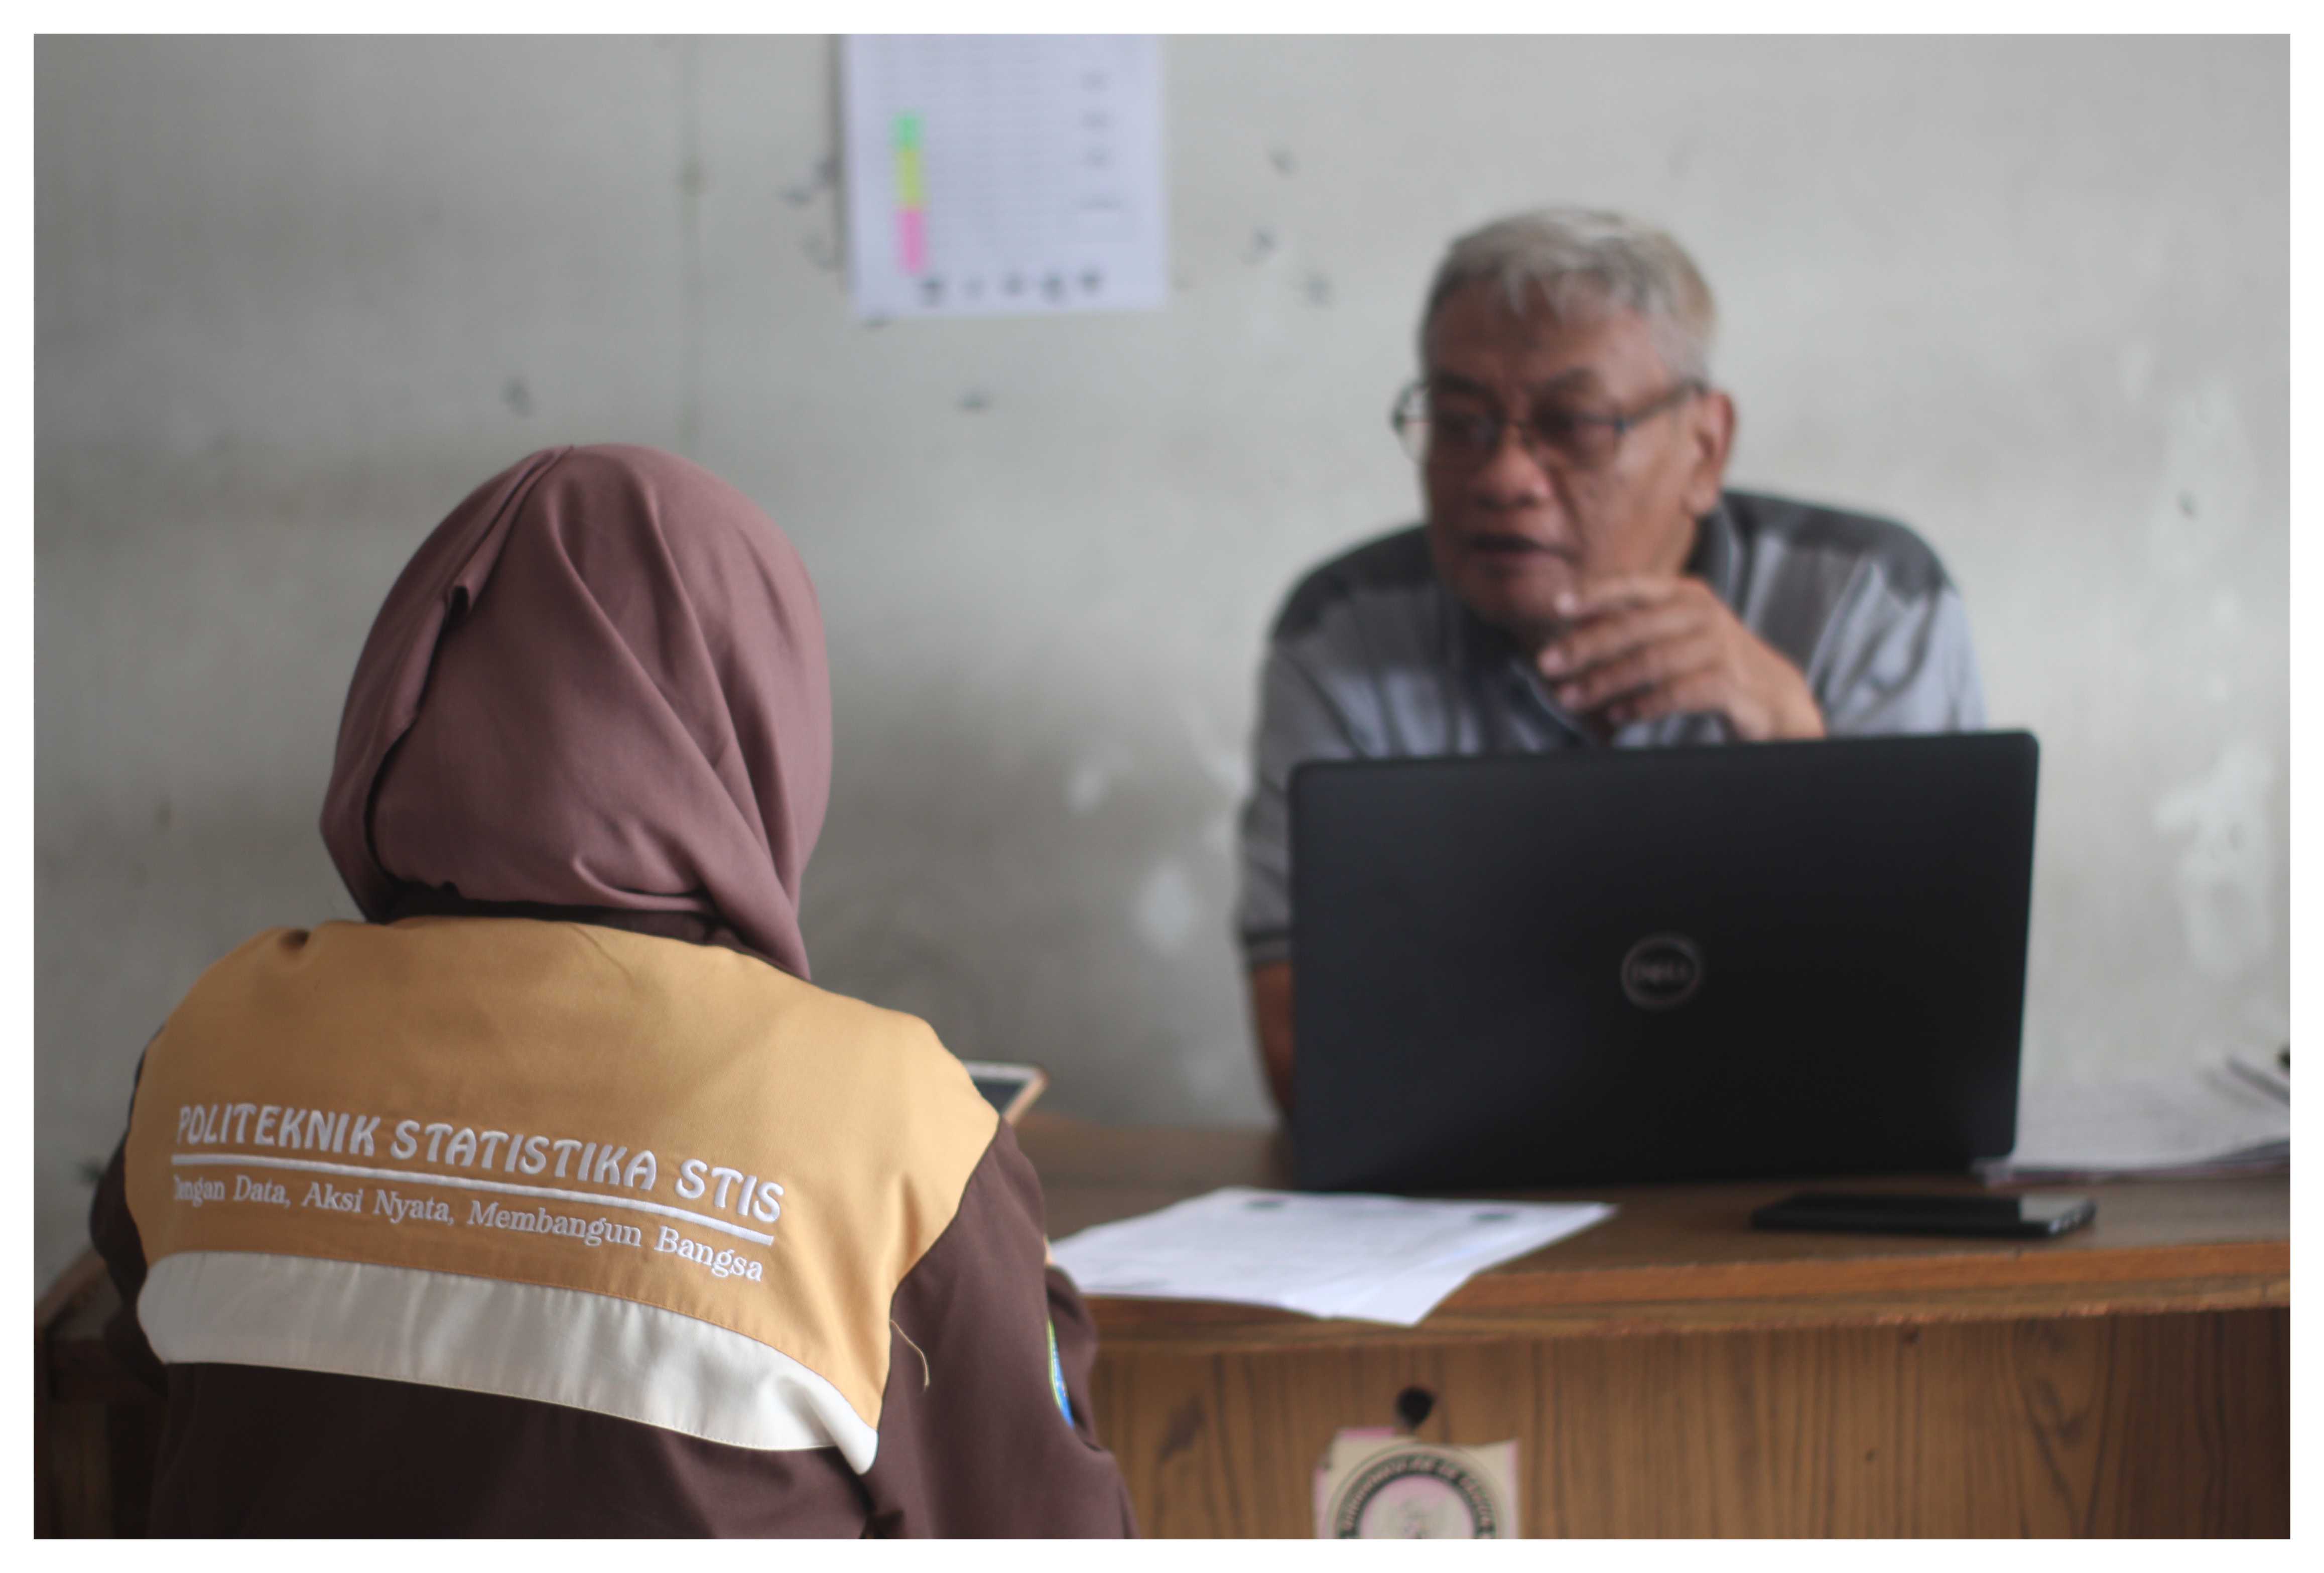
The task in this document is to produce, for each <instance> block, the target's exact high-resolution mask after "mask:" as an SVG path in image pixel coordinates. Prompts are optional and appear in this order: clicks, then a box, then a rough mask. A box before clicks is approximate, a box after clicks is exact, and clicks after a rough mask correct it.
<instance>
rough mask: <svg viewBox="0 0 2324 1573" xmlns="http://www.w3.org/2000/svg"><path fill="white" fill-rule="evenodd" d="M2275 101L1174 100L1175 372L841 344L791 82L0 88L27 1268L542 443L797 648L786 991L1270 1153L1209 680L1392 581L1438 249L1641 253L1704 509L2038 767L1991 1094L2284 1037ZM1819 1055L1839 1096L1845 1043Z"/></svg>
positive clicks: (2057, 74) (784, 71) (309, 58)
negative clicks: (17, 146) (671, 472)
mask: <svg viewBox="0 0 2324 1573" xmlns="http://www.w3.org/2000/svg"><path fill="white" fill-rule="evenodd" d="M2287 61H2288V52H2287V49H2286V46H2285V45H2284V44H2283V43H2282V41H2266V40H2243V41H2204V40H2184V39H2162V40H2152V41H2108V40H2082V39H2077V40H2062V41H2052V40H2006V41H1978V40H1963V41H1924V40H1902V39H1900V40H1880V41H1789V40H1779V39H1769V40H1755V41H1709V40H1684V39H1669V40H1655V41H1625V40H1613V39H1594V40H1579V41H1576V40H1554V39H1535V40H1524V41H1502V40H1457V41H1436V40H1361V41H1346V40H1333V39H1300V40H1265V39H1246V40H1179V41H1172V42H1171V43H1170V44H1169V45H1168V46H1167V49H1166V51H1165V72H1166V80H1167V127H1168V129H1167V142H1168V149H1169V159H1170V170H1171V204H1172V215H1173V225H1174V233H1173V235H1172V253H1173V262H1174V267H1175V271H1176V289H1175V294H1174V299H1173V300H1172V304H1171V307H1170V309H1169V310H1168V311H1167V312H1165V313H1157V314H1150V315H1143V316H1121V317H1094V318H1087V317H1085V318H1076V319H1071V320H1047V321H1015V322H1010V321H1000V322H970V323H938V324H899V325H895V326H891V327H885V328H876V329H875V328H867V327H862V326H859V325H857V324H856V323H855V322H854V321H853V318H852V316H851V314H850V313H849V311H848V309H847V306H846V301H845V299H844V293H843V290H842V284H841V276H840V273H839V272H838V271H837V264H838V250H837V245H836V240H835V237H836V235H837V233H838V232H837V227H836V211H835V199H834V193H833V191H832V189H831V184H830V179H829V170H831V168H832V160H833V155H834V152H835V149H834V147H833V143H832V130H831V128H832V125H833V124H834V106H833V102H832V80H833V67H832V58H831V50H830V46H829V44H828V42H827V41H820V40H767V41H634V40H613V41H558V40H460V41H383V40H373V39H347V40H333V41H268V40H212V41H204V40H175V41H140V40H63V41H59V40H46V41H42V42H41V43H40V44H39V45H38V47H37V49H36V51H35V65H36V72H35V88H36V106H35V116H36V118H35V124H36V136H37V143H36V160H37V189H36V196H37V228H36V236H37V243H38V256H37V262H36V269H35V272H36V290H37V332H38V393H37V415H38V421H39V426H38V434H37V451H38V469H37V475H36V500H37V527H36V536H35V553H36V560H37V584H36V595H37V610H38V615H39V623H38V630H37V641H38V657H39V668H38V677H37V717H38V719H37V750H38V751H37V756H36V759H37V764H36V770H37V779H36V787H35V790H36V804H37V807H36V869H37V887H36V898H37V904H38V914H37V934H38V935H39V938H38V953H37V982H38V996H37V1001H36V1006H35V1034H36V1039H35V1042H36V1052H37V1074H36V1090H37V1121H38V1129H39V1133H40V1135H39V1148H38V1176H39V1178H38V1197H39V1213H38V1218H39V1232H38V1245H37V1249H38V1264H37V1265H38V1267H39V1269H40V1271H41V1272H42V1273H43V1274H46V1273H48V1272H50V1271H51V1270H53V1268H54V1267H56V1266H57V1265H60V1263H61V1262H63V1261H64V1260H66V1259H67V1258H68V1257H69V1255H70V1253H71V1252H72V1251H73V1250H74V1249H75V1248H76V1246H77V1244H78V1229H79V1222H78V1215H79V1213H80V1210H81V1209H82V1208H83V1207H84V1205H85V1200H86V1195H87V1188H88V1180H87V1177H86V1176H87V1174H88V1166H89V1165H91V1164H94V1163H96V1162H97V1161H98V1160H99V1159H100V1158H101V1157H102V1155H103V1154H105V1153H106V1151H107V1150H108V1149H109V1147H110V1145H111V1144H112V1142H113V1140H114V1138H115V1135H116V1133H117V1131H118V1128H119V1126H120V1122H121V1119H122V1116H123V1112H124V1107H125V1101H126V1099H127V1096H128V1090H129V1077H130V1071H131V1067H132V1065H133V1064H134V1062H135V1059H136V1056H137V1053H138V1051H139V1048H140V1046H141V1045H142V1044H143V1043H144V1041H145V1039H146V1037H147V1036H148V1035H150V1034H151V1033H152V1030H153V1028H154V1026H156V1025H157V1024H158V1023H159V1021H160V1020H161V1016H163V1014H164V1013H165V1012H166V1011H167V1010H168V1009H169V1007H170V1006H171V1003H172V1002H173V1001H174V999H175V998H177V996H178V995H179V993H180V991H181V990H183V989H185V988H186V987H187V986H188V985H189V983H190V982H191V981H192V980H193V978H194V977H195V976H196V974H197V973H198V971H199V970H200V969H201V968H202V967H203V966H204V965H205V964H206V963H207V962H208V961H210V960H211V959H212V958H214V957H215V956H216V955H217V954H218V953H219V952H222V951H223V950H225V949H226V948H228V947H229V946H231V945H233V944H234V943H237V942H238V941H240V940H241V939H243V938H244V937H245V936H246V935H247V934H249V933H251V932H252V931H253V930H254V929H256V928H258V927H260V926H262V925H264V924H276V923H291V924H303V923H310V922H314V921H318V920H320V919H323V918H327V917H330V916H334V915H340V916H344V915H351V907H350V905H349V903H348V901H347V898H346V895H345V893H344V892H342V891H341V890H340V888H338V885H337V880H336V878H335V877H334V875H333V873H332V870H331V868H330V865H329V863H328V861H327V859H326V858H325V856H324V853H323V850H322V847H321V845H320V842H319V841H318V837H317V835H316V833H315V830H314V817H315V812H316V809H317V805H318V800H319V796H320V793H321V788H322V785H323V781H324V778H325V776H326V773H327V766H328V762H329V758H330V751H331V741H332V737H333V734H334V730H335V726H336V718H337V709H338V705H339V702H340V699H341V696H342V695H343V693H344V691H345V685H346V677H347V674H348V671H349V668H350V667H351V665H352V663H353V660H354V658H355V651H356V649H357V647H358V645H359V642H360V640H361V638H362V635H363V632H364V628H365V626H366V623H367V621H368V620H369V618H370V616H371V613H372V612H373V609H374V607H375V605H376V604H377V603H378V600H379V598H380V596H381V595H382V594H383V593H384V592H385V590H386V588H387V585H388V584H389V582H390V580H391V579H392V576H393V575H394V573H395V572H396V570H397V568H398V567H399V566H401V563H402V561H403V559H404V557H406V555H407V554H408V553H409V552H410V549H411V547H413V546H414V545H415V544H416V543H417V542H418V541H419V540H420V537H421V536H422V535H423V534H424V533H425V531H426V530H427V529H429V527H430V526H431V525H432V524H433V523H434V522H435V520H437V519H438V517H439V516H440V515H441V514H442V513H443V512H444V511H446V510H447V508H448V507H449V506H450V505H451V504H452V503H453V502H454V501H457V499H458V498H459V497H460V496H461V495H463V494H464V493H465V492H466V491H467V490H468V489H469V488H470V487H471V486H473V485H474V484H475V483H476V482H477V481H479V480H481V479H482V478H483V477H484V476H485V475H486V474H490V473H491V472H493V470H496V469H498V468H499V467H501V466H502V465H505V464H507V463H509V462H510V461H511V460H512V459H514V458H515V457H516V456H517V455H520V454H521V453H524V452H526V451H527V450H530V449H531V448H534V447H537V446H542V445H544V444H548V443H552V442H561V441H587V440H596V439H613V438H619V439H624V440H631V441H641V442H648V443H658V444H661V445H665V446H670V447H673V448H676V449H678V450H679V451H681V452H685V453H687V454H689V455H693V456H695V457H696V458H698V459H700V460H701V461H702V462H704V463H705V464H706V465H710V466H711V467H712V468H713V469H715V470H716V471H718V472H720V473H721V474H724V475H726V476H727V477H729V478H730V479H732V480H733V481H734V482H735V483H737V484H739V485H741V486H742V488H743V489H744V490H745V491H747V492H750V493H751V494H752V495H753V496H754V497H756V498H757V499H759V500H760V501H761V502H762V503H763V504H764V505H765V506H766V507H767V508H768V509H769V511H770V512H771V513H772V514H773V515H774V516H775V517H776V518H777V519H778V520H781V521H782V522H783V524H784V525H785V526H786V527H787V528H788V529H789V530H790V531H791V532H792V533H793V535H794V536H795V537H796V538H797V539H798V543H799V546H800V547H801V549H802V550H803V551H804V552H805V554H806V556H807V561H808V563H809V565H810V566H812V568H813V570H814V572H815V574H816V578H817V580H818V582H819V583H820V585H821V587H822V593H823V596H824V603H825V610H826V613H827V616H828V619H829V622H830V626H831V630H832V641H833V658H834V667H835V690H836V703H837V708H838V743H839V765H838V781H837V786H836V790H835V798H834V807H833V812H832V815H831V822H830V829H829V831H828V832H827V834H826V835H825V840H824V843H823V851H821V853H820V854H819V855H818V857H817V858H816V862H815V865H814V868H813V869H812V871H811V874H810V879H809V885H808V897H807V915H806V916H807V934H808V936H809V943H810V945H811V947H812V949H813V952H814V955H815V959H816V975H817V978H818V980H821V981H824V982H826V983H828V984H830V985H832V986H834V987H836V988H839V989H846V990H849V991H852V992H855V993H860V994H862V995H865V996H868V997H870V998H875V999H879V1000H881V1001H883V1002H885V1003H889V1004H892V1005H897V1006H900V1007H906V1008H909V1009H913V1010H917V1011H919V1012H921V1013H923V1014H925V1015H927V1016H929V1017H930V1018H931V1019H932V1020H933V1021H934V1022H935V1023H936V1026H937V1028H938V1030H939V1031H940V1032H941V1033H942V1034H943V1035H945V1038H946V1040H947V1041H948V1042H950V1043H951V1044H953V1045H954V1047H955V1048H956V1049H958V1050H960V1051H962V1052H963V1053H973V1054H976V1055H984V1056H993V1057H1010V1058H1016V1057H1022V1058H1028V1059H1033V1060H1038V1061H1041V1062H1045V1063H1047V1065H1048V1066H1049V1067H1050V1068H1051V1069H1052V1071H1053V1072H1056V1088H1055V1090H1054V1092H1053V1093H1052V1095H1051V1096H1052V1099H1053V1101H1054V1103H1055V1104H1056V1106H1057V1107H1060V1108H1065V1109H1068V1110H1071V1111H1074V1112H1078V1113H1082V1114H1085V1115H1090V1116H1094V1117H1097V1118H1103V1119H1109V1120H1117V1121H1220V1122H1248V1121H1258V1120H1260V1119H1262V1118H1265V1103H1264V1099H1263V1097H1262V1094H1261V1092H1260V1088H1259V1079H1258V1077H1257V1075H1256V1073H1255V1072H1254V1069H1253V1064H1252V1058H1251V1055H1250V1050H1249V1048H1248V1046H1247V1044H1246V1040H1245V1035H1244V1034H1245V1028H1244V1023H1243V1016H1242V1007H1241V1004H1240V993H1239V988H1240V985H1239V980H1238V974H1237V970H1236V965H1235V961H1234V957H1233V954H1232V952H1231V947H1230V943H1229V932H1228V919H1227V913H1228V907H1229V901H1230V895H1231V863H1230V858H1229V849H1230V828H1231V816H1232V813H1233V809H1234V805H1235V803H1236V800H1237V797H1238V795H1239V792H1240V783H1241V778H1242V773H1243V769H1244V765H1243V755H1242V750H1243V743H1244V739H1245V736H1246V733H1247V731H1248V728H1249V725H1250V711H1251V686H1252V676H1253V670H1254V664H1255V660H1256V657H1257V653H1258V649H1259V638H1260V634H1261V630H1262V629H1263V627H1264V625H1265V621H1266V620H1267V618H1268V613H1269V612H1270V610H1271V608H1272V606H1273V604H1274V603H1275V602H1276V601H1277V598H1278V597H1279V596H1280V594H1281V593H1282V592H1283V591H1284V589H1285V588H1286V584H1288V582H1289V581H1290V580H1291V578H1292V577H1293V576H1294V575H1296V573H1297V572H1298V571H1299V570H1300V568H1301V567H1302V566H1304V565H1306V564H1308V563H1310V562H1311V561H1313V560H1314V559H1315V558H1317V557H1320V556H1322V555H1323V554H1324V553H1327V552H1330V551H1332V550H1333V549H1334V548H1335V547H1339V546H1341V545H1342V544H1343V543H1346V542H1348V541H1350V540H1351V539H1353V538H1357V537H1359V536H1360V535H1362V534H1365V533H1367V532H1370V531H1375V530H1378V529H1384V528H1387V527H1388V526H1391V525H1394V524H1397V523H1398V522H1401V521H1404V520H1408V519H1409V518H1411V517H1412V516H1413V515H1414V512H1415V505H1416V491H1415V487H1414V483H1413V477H1412V475H1411V474H1410V473H1409V469H1408V467H1407V466H1406V464H1405V462H1404V460H1403V459H1402V458H1401V456H1400V455H1399V454H1398V452H1397V448H1396V446H1395V445H1394V443H1393V442H1392V440H1391V439H1390V437H1389V435H1388V429H1387V425H1386V421H1385V414H1386V410H1387V408H1388V401H1389V399H1390V397H1391V395H1392V394H1393V393H1394V391H1395V390H1396V388H1397V385H1398V383H1399V382H1401V380H1402V379H1403V378H1404V377H1406V375H1407V374H1408V370H1409V364H1410V356H1411V349H1410V343H1411V328H1412V317H1413V313H1414V310H1415V307H1416V300H1417V297H1418V295H1419V292H1420V290H1421V289H1422V286H1423V283H1424V281H1425V278H1426V275H1427V271H1428V270H1429V268H1430V266H1431V265H1432V264H1433V262H1434V259H1435V256H1436V254H1437V253H1438V251H1439V249H1440V248H1441V246H1442V245H1443V243H1444V241H1445V240H1446V239H1447V238H1448V237H1449V236H1450V235H1452V234H1453V233H1454V232H1455V231H1457V230H1458V229H1460V228H1462V226H1465V225H1470V224H1472V223H1475V222H1477V221H1480V220H1481V219H1483V218H1486V217H1488V216H1492V215H1494V214H1495V213H1497V212H1499V211H1501V210H1504V209H1508V208H1510V207H1517V206H1521V205H1527V204H1532V203H1535V202H1539V201H1543V200H1553V199H1580V200H1586V201H1591V202H1598V203H1602V204H1607V205H1613V206H1621V207H1629V208H1632V209H1634V210H1636V211H1638V212H1640V213H1643V214H1646V215H1649V216H1655V217H1656V218H1658V219H1660V220H1662V221H1663V222H1665V223H1666V224H1667V225H1670V226H1671V227H1672V228H1673V229H1674V230H1675V231H1676V232H1677V233H1678V234H1679V235H1681V236H1682V237H1683V238H1684V239H1685V240H1686V241H1687V242H1688V243H1689V244H1690V245H1691V246H1692V247H1693V248H1694V250H1695V252H1696V253H1697V255H1698V257H1699V259H1700V261H1701V263H1702V266H1703V268H1704V270H1705V271H1706V272H1707V273H1708V275H1709V276H1710V278H1711V281H1712V283H1713V286H1714V288H1715V289H1716V290H1718V291H1719V293H1720V298H1721V299H1722V302H1723V305H1724V308H1725V313H1726V317H1727V320H1728V323H1729V330H1728V333H1727V336H1726V340H1725V344H1724V346H1723V351H1722V353H1721V354H1720V360H1719V369H1720V373H1721V375H1722V376H1723V377H1724V379H1725V380H1726V381H1727V382H1729V385H1730V386H1731V387H1732V388H1733V389H1734V390H1735V391H1736V394H1737V396H1738V400H1739V402H1740V406H1741V409H1742V437H1741V443H1740V451H1739V454H1738V460H1737V467H1736V478H1737V480H1738V482H1740V483H1748V484H1754V485H1758V486H1763V487H1766V488H1770V489H1776V490H1787V491H1790V492H1795V493H1797V494H1801V495H1804V496H1808V497H1812V498H1818V499H1823V500H1828V501H1837V502H1840V503H1843V504H1855V505H1861V506H1867V507H1871V508H1877V509H1879V510H1882V511H1890V512H1893V513H1895V515H1897V516H1899V517H1902V518H1904V519H1905V520H1909V521H1911V522H1912V523H1914V524H1915V525H1916V526H1917V527H1918V528H1919V529H1922V530H1923V532H1924V533H1925V534H1926V535H1927V536H1928V537H1929V538H1930V539H1931V540H1932V542H1933V543H1934V544H1935V545H1936V547H1938V549H1939V550H1940V551H1941V553H1942V554H1943V556H1944V557H1945V558H1946V560H1947V562H1948V563H1949V564H1950V566H1951V568H1952V569H1953V571H1954V573H1955V575H1956V576H1957V577H1958V579H1959V580H1960V583H1961V584H1962V586H1963V588H1964V590H1965V592H1966V593H1967V596H1968V601H1969V609H1970V614H1971V617H1972V620H1973V621H1974V625H1975V630H1976V634H1977V638H1978V645H1979V650H1980V654H1981V657H1982V659H1983V663H1984V667H1985V672H1986V678H1987V691H1988V696H1989V699H1990V702H1991V709H1992V713H1993V716H1994V719H1995V722H1996V723H1997V724H2001V725H2012V726H2027V727H2031V728H2032V729H2033V731H2036V732H2037V733H2039V734H2040V736H2041V738H2042V741H2043V746H2044V756H2043V767H2044V770H2043V774H2044V781H2043V788H2044V790H2043V798H2044V803H2043V818H2042V824H2041V830H2040V853H2039V859H2040V873H2039V880H2038V890H2037V893H2036V897H2035V915H2034V922H2035V928H2034V939H2033V983H2032V996H2031V999H2030V1002H2029V1020H2028V1027H2027V1053H2028V1055H2029V1059H2030V1062H2031V1065H2032V1068H2033V1070H2034V1071H2035V1072H2036V1073H2039V1072H2044V1071H2052V1070H2060V1069H2075V1068H2086V1067H2091V1066H2097V1065H2100V1064H2122V1065H2132V1064H2137V1063H2142V1062H2167V1061H2173V1060H2179V1059H2183V1058H2187V1057H2190V1056H2194V1055H2197V1054H2200V1053H2208V1052H2211V1051H2214V1050H2216V1049H2218V1048H2219V1047H2222V1046H2226V1045H2227V1044H2244V1043H2253V1042H2260V1041H2273V1035H2276V1034H2280V1033H2282V1031H2283V1030H2284V1019H2285V1016H2286V1010H2287V998H2288V976H2287V957H2286V942H2285V926H2286V918H2287V899H2288V898H2287V890H2286V862H2285V852H2284V848H2285V840H2286V831H2287V823H2286V792H2285V785H2284V771H2285V765H2286V743H2287V726H2288V708H2287V704H2288V701H2287V676H2286V674H2287V665H2288V661H2287V654H2288V652H2287V633H2286V625H2287V620H2288V605H2287V576H2288V575H2287V567H2288V564H2287V558H2288V546H2287V501H2286V492H2287V467H2288V425H2287V417H2286V413H2285V401H2286V398H2287V391H2288V384H2289V364H2288V355H2287V349H2286V325H2287V316H2288V304H2287V303H2288V296H2289V278H2288V261H2287V253H2288V247H2289V233H2288V220H2287V205H2288V153H2287V143H2288V106H2287V99H2288V81H2287V71H2288V65H2287ZM1867 1050H1868V1052H1877V1044H1867Z"/></svg>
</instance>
